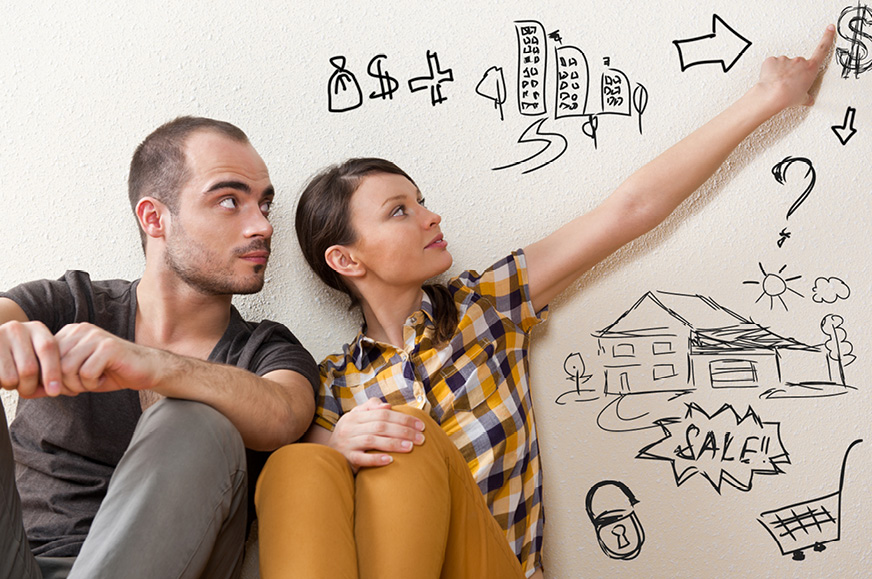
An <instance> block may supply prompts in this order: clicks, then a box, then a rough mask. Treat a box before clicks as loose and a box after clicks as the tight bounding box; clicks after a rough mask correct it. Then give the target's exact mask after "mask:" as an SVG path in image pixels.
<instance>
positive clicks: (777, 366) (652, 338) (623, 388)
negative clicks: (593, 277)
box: [593, 291, 826, 394]
mask: <svg viewBox="0 0 872 579" xmlns="http://www.w3.org/2000/svg"><path fill="white" fill-rule="evenodd" d="M593 336H594V337H595V338H598V343H599V355H600V356H603V357H604V361H603V368H604V370H605V393H606V394H638V393H644V392H670V391H680V390H691V389H694V388H704V387H710V388H759V387H763V386H765V387H772V386H775V385H779V384H781V382H782V364H783V363H784V360H785V359H786V358H789V359H790V360H791V361H796V357H797V356H799V357H809V356H811V357H813V358H814V360H813V361H811V363H812V364H813V365H817V366H821V367H822V368H823V371H824V372H826V354H825V353H824V352H822V350H821V348H819V347H817V346H809V345H807V344H803V343H801V342H798V341H797V340H794V339H793V338H784V337H781V336H779V335H777V334H775V333H773V332H771V331H769V330H768V329H766V328H764V327H763V326H760V325H759V324H756V323H754V322H752V321H750V320H746V319H745V318H743V317H742V316H740V315H738V314H736V313H734V312H731V311H730V310H728V309H726V308H724V307H722V306H721V305H719V304H717V303H716V302H715V301H714V300H712V299H711V298H708V297H703V296H699V295H689V294H680V293H671V292H663V291H658V292H647V293H646V294H645V295H643V296H642V297H641V298H640V299H639V301H637V302H636V303H635V304H634V305H633V307H631V308H630V309H629V310H628V311H626V312H625V313H624V314H623V315H621V317H619V318H618V319H617V320H616V321H615V322H614V323H613V324H611V325H610V326H608V327H606V328H605V329H603V330H601V331H599V332H595V333H594V334H593Z"/></svg>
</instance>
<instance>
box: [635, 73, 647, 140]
mask: <svg viewBox="0 0 872 579" xmlns="http://www.w3.org/2000/svg"><path fill="white" fill-rule="evenodd" d="M646 108H648V89H646V88H645V87H644V86H643V85H641V84H639V83H636V88H635V89H633V110H635V111H636V114H637V115H639V134H640V135H641V134H642V115H643V114H645V109H646Z"/></svg>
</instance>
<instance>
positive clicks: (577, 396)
mask: <svg viewBox="0 0 872 579" xmlns="http://www.w3.org/2000/svg"><path fill="white" fill-rule="evenodd" d="M563 371H564V372H566V379H567V380H569V381H570V382H572V383H574V384H575V388H573V389H572V390H569V391H567V392H564V393H563V394H561V395H560V396H558V397H557V399H556V400H555V401H554V402H556V403H557V404H559V405H561V406H563V405H564V404H566V402H565V401H562V400H563V398H565V397H567V396H574V398H572V401H573V402H590V401H591V400H596V399H597V398H599V396H596V395H591V394H592V393H593V392H595V390H594V389H593V388H582V387H581V386H582V384H586V383H587V381H588V380H590V379H591V377H592V374H585V373H584V358H582V357H581V353H580V352H573V353H572V354H570V355H568V356H567V357H566V359H565V360H564V361H563Z"/></svg>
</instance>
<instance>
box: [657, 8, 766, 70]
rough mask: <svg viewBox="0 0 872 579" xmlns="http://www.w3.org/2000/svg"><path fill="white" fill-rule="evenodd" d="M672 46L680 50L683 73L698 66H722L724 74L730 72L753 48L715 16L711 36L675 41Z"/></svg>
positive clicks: (721, 19) (679, 57)
mask: <svg viewBox="0 0 872 579" xmlns="http://www.w3.org/2000/svg"><path fill="white" fill-rule="evenodd" d="M672 44H674V45H675V47H676V48H677V49H678V59H679V62H680V63H681V71H682V72H684V71H686V70H687V69H688V68H690V67H692V66H696V65H698V64H720V65H721V67H723V69H724V72H729V70H730V69H731V68H732V67H733V65H735V64H736V62H738V61H739V58H741V56H742V55H743V54H744V53H745V51H746V50H748V47H749V46H751V41H750V40H748V39H747V38H745V37H743V36H742V35H741V34H739V33H738V32H736V31H735V30H733V28H731V27H730V25H729V24H727V23H726V22H724V20H723V18H721V17H720V16H718V15H717V14H715V15H713V16H712V33H711V34H706V35H704V36H697V37H695V38H688V39H686V40H673V41H672Z"/></svg>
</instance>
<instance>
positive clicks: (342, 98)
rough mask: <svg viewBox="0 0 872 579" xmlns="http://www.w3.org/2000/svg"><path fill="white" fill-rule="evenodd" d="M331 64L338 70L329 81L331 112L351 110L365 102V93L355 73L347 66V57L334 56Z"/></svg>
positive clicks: (328, 101) (328, 100) (329, 105)
mask: <svg viewBox="0 0 872 579" xmlns="http://www.w3.org/2000/svg"><path fill="white" fill-rule="evenodd" d="M330 64H332V65H333V67H334V68H336V70H334V71H333V74H332V75H330V80H329V81H328V82H327V110H329V111H330V112H331V113H343V112H345V111H351V110H354V109H356V108H357V107H359V106H360V105H361V104H363V93H362V92H361V90H360V85H359V84H357V78H355V76H354V73H352V72H351V71H349V70H347V69H346V68H345V57H344V56H334V57H332V58H331V59H330Z"/></svg>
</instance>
